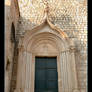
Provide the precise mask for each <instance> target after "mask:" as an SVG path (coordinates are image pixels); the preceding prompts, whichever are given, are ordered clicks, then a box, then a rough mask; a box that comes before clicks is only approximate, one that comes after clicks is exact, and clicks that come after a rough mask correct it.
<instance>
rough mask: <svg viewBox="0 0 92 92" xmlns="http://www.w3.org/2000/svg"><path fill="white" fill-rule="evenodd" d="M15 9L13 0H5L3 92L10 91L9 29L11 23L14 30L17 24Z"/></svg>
mask: <svg viewBox="0 0 92 92" xmlns="http://www.w3.org/2000/svg"><path fill="white" fill-rule="evenodd" d="M11 9H12V10H11ZM15 9H16V8H15V7H14V4H13V0H12V2H11V0H5V92H9V90H10V81H11V74H12V64H13V51H14V48H13V47H14V43H12V42H11V31H12V30H11V27H12V23H13V24H14V26H15V30H16V28H17V22H18V15H17V14H16V12H15ZM12 11H13V12H12Z"/></svg>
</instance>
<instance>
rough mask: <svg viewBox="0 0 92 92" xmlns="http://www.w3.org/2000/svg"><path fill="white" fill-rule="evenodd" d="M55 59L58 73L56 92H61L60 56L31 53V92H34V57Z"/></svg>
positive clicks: (56, 54) (57, 54)
mask: <svg viewBox="0 0 92 92" xmlns="http://www.w3.org/2000/svg"><path fill="white" fill-rule="evenodd" d="M36 56H37V57H57V72H58V92H61V90H62V81H61V69H60V67H61V66H60V54H59V53H54V54H51V53H50V54H48V55H38V54H35V53H32V64H31V67H32V71H31V72H32V75H31V80H32V81H31V89H32V92H34V91H35V57H36Z"/></svg>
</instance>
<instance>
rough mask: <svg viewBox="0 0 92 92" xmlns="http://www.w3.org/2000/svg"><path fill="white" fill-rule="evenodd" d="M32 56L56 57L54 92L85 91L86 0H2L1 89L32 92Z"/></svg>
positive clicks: (33, 83) (34, 69)
mask: <svg viewBox="0 0 92 92" xmlns="http://www.w3.org/2000/svg"><path fill="white" fill-rule="evenodd" d="M36 57H40V58H41V57H48V58H50V57H56V62H57V73H58V82H57V83H58V91H55V92H87V0H5V92H36V91H35V84H36V83H35V81H36V80H35V75H36V72H35V71H36V68H35V65H36ZM39 92H40V91H39ZM44 92H50V91H46V90H45V91H44ZM51 92H54V91H51Z"/></svg>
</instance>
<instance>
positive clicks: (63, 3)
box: [18, 0, 87, 90]
mask: <svg viewBox="0 0 92 92" xmlns="http://www.w3.org/2000/svg"><path fill="white" fill-rule="evenodd" d="M18 3H19V8H20V15H21V16H20V20H19V21H20V22H19V31H18V34H19V35H22V36H23V35H24V34H25V33H26V31H28V30H31V29H32V28H34V27H35V26H37V25H40V24H41V23H42V22H43V21H44V20H45V9H46V5H48V7H49V10H48V18H49V20H50V21H51V22H52V23H53V24H54V25H56V26H58V27H60V28H61V29H62V30H63V31H64V32H65V33H67V35H68V36H69V38H70V39H74V42H75V46H76V50H77V51H76V55H75V56H76V67H77V74H78V84H79V88H80V89H84V90H85V88H86V85H87V72H86V71H87V68H86V67H87V0H35V1H34V0H19V2H18ZM78 58H79V59H78Z"/></svg>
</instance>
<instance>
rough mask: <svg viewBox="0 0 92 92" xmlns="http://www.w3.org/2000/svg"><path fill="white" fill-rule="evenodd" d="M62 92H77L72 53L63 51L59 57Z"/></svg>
mask: <svg viewBox="0 0 92 92" xmlns="http://www.w3.org/2000/svg"><path fill="white" fill-rule="evenodd" d="M60 63H61V77H62V78H61V79H62V92H79V91H78V86H77V76H76V66H75V57H74V53H73V51H71V52H70V51H69V50H67V51H63V52H61V55H60Z"/></svg>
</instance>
